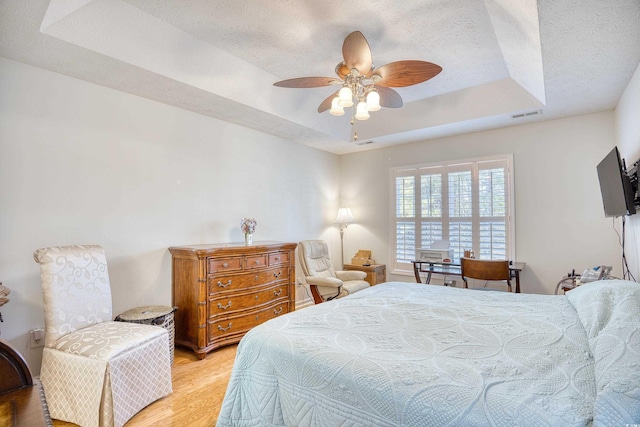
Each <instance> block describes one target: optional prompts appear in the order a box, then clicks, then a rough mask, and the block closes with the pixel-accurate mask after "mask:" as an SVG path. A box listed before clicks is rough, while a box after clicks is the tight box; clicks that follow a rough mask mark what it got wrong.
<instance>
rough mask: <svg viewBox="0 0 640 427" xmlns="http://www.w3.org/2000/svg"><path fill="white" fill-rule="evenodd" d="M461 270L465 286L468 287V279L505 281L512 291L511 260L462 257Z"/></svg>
mask: <svg viewBox="0 0 640 427" xmlns="http://www.w3.org/2000/svg"><path fill="white" fill-rule="evenodd" d="M460 270H461V275H462V280H463V281H464V287H465V288H467V287H468V284H467V279H478V280H491V281H505V282H506V283H507V286H508V287H509V292H511V273H510V272H509V261H495V260H480V259H474V258H460Z"/></svg>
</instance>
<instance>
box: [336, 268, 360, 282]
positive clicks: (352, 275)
mask: <svg viewBox="0 0 640 427" xmlns="http://www.w3.org/2000/svg"><path fill="white" fill-rule="evenodd" d="M336 276H338V279H340V280H342V281H343V282H346V281H347V280H364V279H365V278H366V277H367V273H365V272H364V271H358V270H347V271H336Z"/></svg>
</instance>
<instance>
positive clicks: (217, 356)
mask: <svg viewBox="0 0 640 427" xmlns="http://www.w3.org/2000/svg"><path fill="white" fill-rule="evenodd" d="M236 347H237V346H236V345H231V346H227V347H222V348H220V349H217V350H215V351H213V352H211V353H209V354H207V357H206V358H205V359H203V360H199V359H198V358H197V357H196V356H195V355H194V353H193V352H192V351H191V350H187V349H184V348H180V347H177V348H176V351H175V357H174V362H173V366H172V368H171V376H172V378H173V393H171V394H170V395H169V396H167V397H164V398H162V399H160V400H158V401H156V402H154V403H152V404H151V405H149V406H147V407H146V408H144V409H143V410H142V411H140V412H139V413H138V414H136V415H135V416H134V417H133V418H131V420H129V422H128V423H127V424H126V427H151V426H153V427H159V426H163V427H165V426H176V427H178V426H180V427H182V426H189V427H211V426H215V425H216V420H217V419H218V414H219V413H220V405H222V399H223V398H224V393H225V391H226V390H227V384H228V383H229V376H230V375H231V368H232V367H233V361H234V359H235V357H236ZM53 425H54V427H61V426H65V427H69V426H75V424H71V423H66V422H64V421H58V420H53Z"/></svg>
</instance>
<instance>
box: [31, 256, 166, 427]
mask: <svg viewBox="0 0 640 427" xmlns="http://www.w3.org/2000/svg"><path fill="white" fill-rule="evenodd" d="M33 257H34V259H35V260H36V262H38V263H39V264H40V275H41V279H42V291H43V299H44V311H45V320H44V322H45V336H44V341H45V346H44V350H43V354H42V369H41V372H40V381H41V382H42V386H43V388H44V392H45V395H46V397H47V405H48V406H49V410H50V412H51V417H52V418H55V419H58V420H62V421H68V422H72V423H75V424H79V425H81V426H83V427H93V426H116V427H119V426H122V425H124V424H125V423H126V422H127V420H129V419H130V418H131V417H133V416H134V415H135V414H136V413H137V412H138V411H140V410H141V409H142V408H144V407H145V406H147V405H148V404H149V403H151V402H154V401H155V400H157V399H159V398H161V397H163V396H166V395H167V394H169V393H171V391H172V385H171V360H170V348H169V334H168V332H167V330H166V329H164V328H161V327H157V326H151V325H143V324H136V323H125V322H114V321H112V307H111V288H110V284H109V274H108V272H107V261H106V257H105V254H104V249H102V248H101V247H100V246H57V247H50V248H43V249H38V250H36V251H35V252H34V254H33Z"/></svg>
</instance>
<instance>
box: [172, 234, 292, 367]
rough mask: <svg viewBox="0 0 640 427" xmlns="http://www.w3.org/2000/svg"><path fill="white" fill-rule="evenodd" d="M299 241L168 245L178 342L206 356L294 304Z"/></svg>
mask: <svg viewBox="0 0 640 427" xmlns="http://www.w3.org/2000/svg"><path fill="white" fill-rule="evenodd" d="M296 246H297V245H296V244H295V243H281V242H256V243H254V244H253V245H250V246H247V245H245V244H244V243H227V244H211V245H194V246H175V247H171V248H169V252H171V255H172V275H173V279H172V283H173V306H174V307H177V310H176V312H175V333H176V336H175V342H176V344H177V345H182V346H186V347H190V348H192V349H193V351H194V352H195V353H196V355H197V356H198V357H199V358H200V359H203V358H204V357H205V356H206V354H207V352H209V351H211V350H214V349H216V348H218V347H221V346H223V345H227V344H234V343H237V342H238V341H240V339H241V338H242V337H243V336H244V334H245V333H247V331H249V329H251V328H253V327H254V326H257V325H259V324H260V323H263V322H265V321H267V320H269V319H272V318H274V317H277V316H279V315H281V314H285V313H288V312H290V311H293V310H294V309H295V286H294V285H295V276H296V275H295V249H296Z"/></svg>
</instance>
